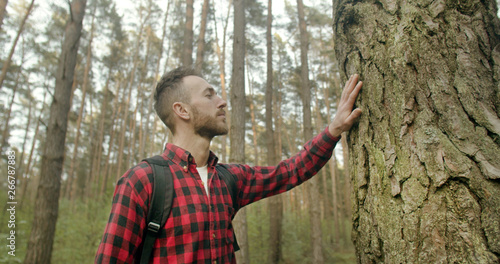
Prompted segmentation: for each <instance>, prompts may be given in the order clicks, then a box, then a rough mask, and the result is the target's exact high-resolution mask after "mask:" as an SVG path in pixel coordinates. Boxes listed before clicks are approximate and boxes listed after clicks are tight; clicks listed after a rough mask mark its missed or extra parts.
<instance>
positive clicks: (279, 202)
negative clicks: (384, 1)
mask: <svg viewBox="0 0 500 264" xmlns="http://www.w3.org/2000/svg"><path fill="white" fill-rule="evenodd" d="M272 2H273V1H272V0H268V1H267V3H268V4H267V23H266V24H267V25H266V27H267V30H266V49H267V59H266V60H267V67H266V68H267V70H266V71H267V77H266V139H267V142H266V147H267V149H266V151H267V161H268V164H266V165H271V166H276V165H277V164H278V161H277V160H278V159H277V158H276V144H275V140H274V129H273V39H272V24H273V13H272ZM268 203H269V204H268V210H269V242H270V244H269V258H268V263H276V264H277V263H279V262H280V260H281V259H282V257H281V222H282V219H283V199H282V197H281V195H277V196H274V197H271V198H269V201H268Z"/></svg>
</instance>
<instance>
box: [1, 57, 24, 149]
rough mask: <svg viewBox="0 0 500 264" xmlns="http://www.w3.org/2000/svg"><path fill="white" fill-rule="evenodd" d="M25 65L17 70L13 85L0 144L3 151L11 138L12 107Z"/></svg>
mask: <svg viewBox="0 0 500 264" xmlns="http://www.w3.org/2000/svg"><path fill="white" fill-rule="evenodd" d="M23 61H24V54H23ZM22 66H23V65H22V64H21V65H20V66H19V69H18V70H17V74H16V82H15V84H14V87H12V98H11V99H10V102H9V108H8V109H7V113H6V117H5V121H4V122H5V124H4V126H3V130H2V139H1V144H0V150H2V151H3V149H4V147H5V146H6V145H7V140H8V138H9V134H10V129H9V123H10V118H11V115H12V107H13V106H14V102H15V101H14V100H15V99H16V93H17V88H19V79H20V78H21V71H22V68H23V67H22Z"/></svg>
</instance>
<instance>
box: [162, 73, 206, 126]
mask: <svg viewBox="0 0 500 264" xmlns="http://www.w3.org/2000/svg"><path fill="white" fill-rule="evenodd" d="M192 75H194V76H198V77H202V76H201V75H200V74H199V73H198V72H197V71H196V70H194V69H193V68H189V67H179V68H176V69H174V70H172V71H170V72H167V73H165V74H164V75H163V76H162V77H161V79H160V81H159V82H158V84H157V85H156V90H155V94H154V107H155V111H156V114H157V115H158V117H160V120H161V121H163V123H165V125H166V126H167V127H168V128H169V129H170V130H171V131H172V133H175V126H174V119H173V116H172V114H173V111H172V105H173V104H174V103H175V102H183V103H189V101H190V100H191V96H190V94H189V93H187V92H186V90H185V88H184V87H183V85H182V79H183V78H184V77H186V76H192Z"/></svg>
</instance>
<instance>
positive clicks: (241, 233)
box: [229, 0, 250, 264]
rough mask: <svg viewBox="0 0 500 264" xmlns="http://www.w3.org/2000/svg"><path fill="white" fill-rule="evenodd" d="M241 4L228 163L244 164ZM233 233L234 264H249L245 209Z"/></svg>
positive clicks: (240, 3)
mask: <svg viewBox="0 0 500 264" xmlns="http://www.w3.org/2000/svg"><path fill="white" fill-rule="evenodd" d="M245 50H246V49H245V3H244V0H236V1H235V2H234V39H233V73H232V76H231V84H232V85H231V93H230V98H231V101H230V103H231V112H232V113H231V125H230V130H231V135H230V149H231V155H230V158H229V162H230V163H244V162H245V106H246V99H245V54H246V52H245ZM233 222H234V229H235V231H236V236H237V238H238V243H239V245H240V248H241V250H240V251H238V252H237V253H236V258H237V260H238V261H237V262H238V263H241V264H249V263H250V259H249V247H248V234H247V220H246V208H243V209H241V210H240V211H239V212H238V215H237V216H236V218H235V219H234V221H233Z"/></svg>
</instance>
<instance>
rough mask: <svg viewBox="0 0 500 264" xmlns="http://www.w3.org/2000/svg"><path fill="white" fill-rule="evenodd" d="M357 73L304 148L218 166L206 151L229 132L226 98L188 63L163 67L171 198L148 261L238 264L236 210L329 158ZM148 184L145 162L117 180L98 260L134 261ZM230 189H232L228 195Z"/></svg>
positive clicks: (159, 106) (348, 117)
mask: <svg viewBox="0 0 500 264" xmlns="http://www.w3.org/2000/svg"><path fill="white" fill-rule="evenodd" d="M358 78H359V77H358V75H353V76H351V78H350V79H349V81H348V82H347V83H346V85H345V88H344V91H343V93H342V96H341V99H340V103H339V106H338V110H337V114H336V116H335V118H334V119H333V120H332V122H331V123H330V124H329V125H328V127H327V128H326V129H325V130H324V131H323V132H322V133H320V134H319V135H317V136H316V137H314V138H313V139H311V140H310V141H309V142H307V143H306V144H305V145H304V149H303V150H301V151H300V152H299V153H297V154H296V155H294V156H293V157H291V158H289V159H286V160H283V161H281V162H280V163H279V164H277V165H275V166H249V165H245V164H220V163H218V159H217V156H216V155H215V154H214V153H213V152H211V151H210V143H211V141H212V139H213V138H214V137H215V136H219V135H225V134H227V133H228V126H227V123H226V112H225V108H226V106H227V103H226V101H224V100H223V99H222V98H220V97H219V96H218V95H217V93H216V90H215V89H214V88H213V87H212V86H211V85H210V84H208V82H207V81H205V80H204V79H203V78H202V77H201V75H199V74H198V73H197V72H195V71H194V70H192V69H191V68H184V67H181V68H177V69H175V70H173V71H171V72H168V73H166V74H165V75H164V76H163V77H162V78H161V80H160V81H159V83H158V85H157V87H156V92H155V110H156V112H157V114H158V116H159V117H160V119H161V120H162V121H163V122H164V123H165V125H166V126H167V127H168V128H169V129H170V130H171V131H172V134H173V139H172V143H167V144H166V146H165V150H164V152H163V154H162V155H161V157H162V159H164V160H165V161H166V162H168V164H169V165H168V171H169V172H170V173H171V176H169V177H172V180H173V186H174V187H173V189H174V196H173V201H172V205H171V211H170V214H169V215H168V218H167V220H166V223H165V224H164V225H163V226H161V227H160V230H159V233H158V238H157V239H156V240H155V241H154V245H153V249H152V253H151V256H150V258H149V263H236V261H235V256H234V251H235V249H234V246H233V242H234V241H233V232H234V231H233V227H232V224H231V219H232V218H233V216H234V214H235V213H236V212H237V210H238V209H239V208H242V207H244V206H246V205H248V204H250V203H253V202H256V201H258V200H261V199H263V198H266V197H270V196H272V195H276V194H279V193H282V192H285V191H287V190H290V189H292V188H294V187H295V186H298V185H299V184H301V183H303V182H304V181H306V180H308V179H310V178H311V177H312V176H314V175H315V174H316V173H317V172H318V171H319V170H320V169H321V168H322V167H323V166H324V165H325V164H326V163H327V161H328V160H329V159H330V157H331V155H332V152H333V149H334V147H335V145H336V143H337V142H338V141H339V139H340V135H341V133H342V132H344V131H348V130H349V129H350V128H351V127H352V125H353V124H354V123H355V122H356V120H357V119H358V117H359V116H360V115H361V109H359V108H356V109H354V110H353V106H354V102H355V100H356V98H357V95H358V93H359V91H360V89H361V86H362V82H358ZM220 167H224V169H225V170H226V171H228V172H229V174H230V176H231V177H233V180H234V182H235V188H234V189H235V190H229V189H228V188H230V187H231V186H228V184H226V182H225V181H224V180H223V179H222V178H221V175H219V174H220V173H219V171H220ZM153 184H154V178H153V170H152V168H151V166H150V165H149V164H148V163H147V162H144V161H143V162H141V163H139V164H138V165H136V166H135V167H133V168H131V169H129V170H128V171H127V172H126V173H125V174H124V175H123V176H122V177H121V178H120V180H119V181H118V183H117V186H116V189H115V193H114V197H113V205H112V208H111V214H110V217H109V221H108V224H107V226H106V229H105V231H104V236H103V238H102V241H101V244H100V245H99V249H98V251H97V255H96V259H95V262H96V263H134V261H138V259H139V258H140V254H141V251H142V246H143V243H144V233H145V230H146V229H147V222H146V217H147V216H148V209H149V208H150V201H151V197H152V194H153ZM232 192H235V193H236V195H235V196H231V195H229V193H232ZM136 263H138V262H136Z"/></svg>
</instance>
